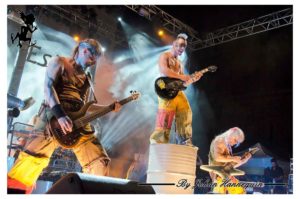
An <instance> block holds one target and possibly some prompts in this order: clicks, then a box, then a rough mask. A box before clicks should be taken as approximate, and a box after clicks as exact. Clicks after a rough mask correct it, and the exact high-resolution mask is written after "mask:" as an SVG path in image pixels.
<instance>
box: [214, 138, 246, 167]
mask: <svg viewBox="0 0 300 199" xmlns="http://www.w3.org/2000/svg"><path fill="white" fill-rule="evenodd" d="M225 147H226V146H225V145H224V143H222V142H221V141H218V140H216V141H215V146H214V157H215V160H216V161H217V162H237V161H238V160H240V157H239V156H231V155H224V154H223V151H224V148H225Z"/></svg>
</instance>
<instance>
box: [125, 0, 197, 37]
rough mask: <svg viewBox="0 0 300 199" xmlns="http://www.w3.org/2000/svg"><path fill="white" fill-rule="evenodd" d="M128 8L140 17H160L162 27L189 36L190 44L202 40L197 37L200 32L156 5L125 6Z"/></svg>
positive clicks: (151, 18) (150, 18)
mask: <svg viewBox="0 0 300 199" xmlns="http://www.w3.org/2000/svg"><path fill="white" fill-rule="evenodd" d="M125 6H126V7H127V8H129V9H131V10H133V11H134V12H136V13H138V14H139V15H141V16H143V17H145V18H147V19H149V20H153V18H154V17H159V19H160V20H162V24H161V25H162V26H163V27H164V28H165V29H166V30H168V31H169V32H171V33H173V34H178V33H180V32H185V33H187V34H188V35H189V42H196V41H199V40H200V39H199V38H198V37H197V35H198V32H197V31H196V30H194V29H193V28H192V27H190V26H188V25H186V24H184V23H183V22H182V21H180V20H178V19H176V18H175V17H173V16H171V15H170V14H168V13H166V12H165V11H163V10H161V9H160V8H158V7H157V6H155V5H125Z"/></svg>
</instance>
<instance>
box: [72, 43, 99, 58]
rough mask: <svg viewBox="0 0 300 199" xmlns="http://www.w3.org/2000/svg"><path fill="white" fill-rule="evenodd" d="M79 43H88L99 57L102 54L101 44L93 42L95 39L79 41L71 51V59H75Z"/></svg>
mask: <svg viewBox="0 0 300 199" xmlns="http://www.w3.org/2000/svg"><path fill="white" fill-rule="evenodd" d="M81 43H88V44H90V45H91V46H92V47H93V48H94V49H95V51H96V53H97V54H98V55H99V56H101V53H102V46H101V44H100V43H99V42H98V41H97V40H95V39H89V38H88V39H84V40H81V41H80V42H79V43H78V44H77V45H76V46H75V48H74V49H73V52H72V58H73V59H76V57H77V54H78V50H79V47H80V44H81Z"/></svg>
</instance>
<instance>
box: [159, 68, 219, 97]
mask: <svg viewBox="0 0 300 199" xmlns="http://www.w3.org/2000/svg"><path fill="white" fill-rule="evenodd" d="M216 70H217V67H216V66H209V67H207V68H205V69H203V70H201V71H197V72H195V73H193V74H192V75H190V77H191V79H190V80H189V81H188V82H184V81H182V80H180V79H177V78H171V77H159V78H157V79H156V80H155V83H154V88H155V92H156V94H157V95H158V96H159V97H161V98H164V99H167V100H171V99H174V98H175V97H176V96H177V94H178V92H179V91H182V90H185V89H186V87H187V86H188V85H189V84H191V83H194V82H196V81H198V80H199V79H197V78H195V75H196V74H197V73H198V72H201V73H202V74H204V73H206V72H216Z"/></svg>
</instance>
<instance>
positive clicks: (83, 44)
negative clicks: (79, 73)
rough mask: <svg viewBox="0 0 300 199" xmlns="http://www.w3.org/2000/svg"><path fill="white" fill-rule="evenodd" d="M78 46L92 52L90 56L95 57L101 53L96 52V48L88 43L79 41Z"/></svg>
mask: <svg viewBox="0 0 300 199" xmlns="http://www.w3.org/2000/svg"><path fill="white" fill-rule="evenodd" d="M79 46H80V47H84V48H87V49H88V51H89V52H90V53H91V54H92V56H94V57H96V58H98V57H99V56H100V55H101V53H99V52H97V51H96V49H95V48H94V47H93V46H92V45H90V44H89V43H86V42H81V43H80V44H79Z"/></svg>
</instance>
